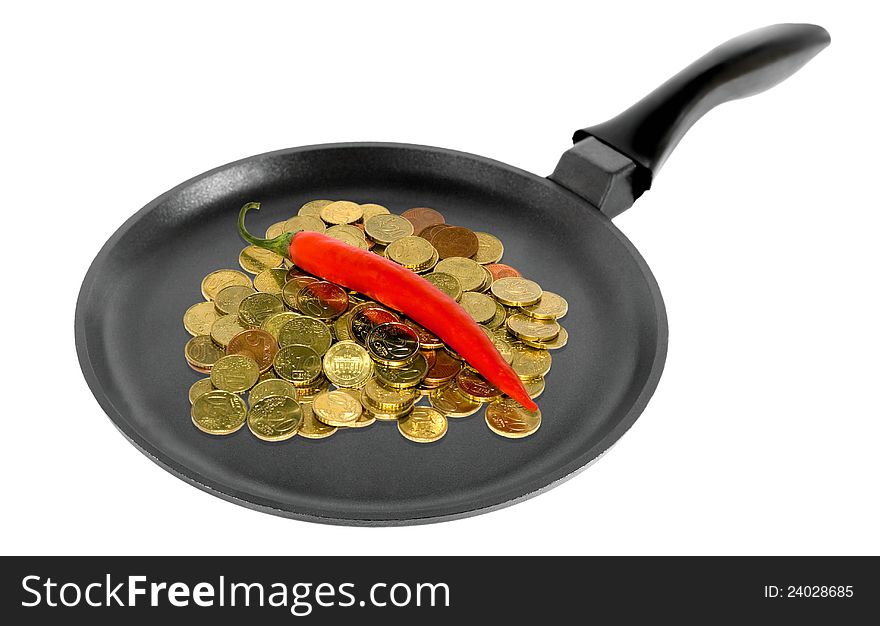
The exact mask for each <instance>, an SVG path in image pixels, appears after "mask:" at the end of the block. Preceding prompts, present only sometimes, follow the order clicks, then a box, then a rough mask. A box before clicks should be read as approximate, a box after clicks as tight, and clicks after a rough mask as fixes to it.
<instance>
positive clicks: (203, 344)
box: [183, 335, 224, 374]
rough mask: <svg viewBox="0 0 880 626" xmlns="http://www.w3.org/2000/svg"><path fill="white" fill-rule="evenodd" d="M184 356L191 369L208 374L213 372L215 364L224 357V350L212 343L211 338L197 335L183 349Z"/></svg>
mask: <svg viewBox="0 0 880 626" xmlns="http://www.w3.org/2000/svg"><path fill="white" fill-rule="evenodd" d="M183 355H184V356H185V357H186V362H187V363H188V364H189V366H190V367H191V368H193V369H194V370H196V371H197V372H201V373H202V374H207V373H208V372H210V371H211V368H212V367H213V366H214V363H216V362H217V361H219V360H220V359H221V358H222V357H223V355H224V352H223V348H220V347H219V346H217V344H215V343H214V342H213V341H211V337H210V336H208V335H196V336H195V337H193V338H192V339H190V340H189V341H187V342H186V345H185V346H184V347H183Z"/></svg>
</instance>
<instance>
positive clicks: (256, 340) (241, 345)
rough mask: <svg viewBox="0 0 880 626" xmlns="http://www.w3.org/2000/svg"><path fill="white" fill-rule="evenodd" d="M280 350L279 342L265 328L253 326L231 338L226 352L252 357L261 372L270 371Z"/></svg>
mask: <svg viewBox="0 0 880 626" xmlns="http://www.w3.org/2000/svg"><path fill="white" fill-rule="evenodd" d="M277 352H278V342H277V341H275V337H273V336H272V335H270V334H269V333H267V332H266V331H265V330H259V329H256V328H251V329H248V330H245V331H242V332H240V333H238V334H237V335H235V336H234V337H233V338H232V339H230V340H229V344H228V345H227V346H226V354H243V355H244V356H247V357H250V358H251V359H253V360H254V362H255V363H256V364H257V367H258V368H260V373H263V372H265V371H268V370H269V369H270V368H271V367H272V362H273V361H274V360H275V354H276V353H277Z"/></svg>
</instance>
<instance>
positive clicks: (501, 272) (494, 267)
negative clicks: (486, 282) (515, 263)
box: [485, 263, 522, 280]
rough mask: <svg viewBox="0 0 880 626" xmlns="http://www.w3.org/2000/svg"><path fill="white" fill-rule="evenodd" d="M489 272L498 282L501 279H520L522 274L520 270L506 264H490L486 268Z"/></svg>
mask: <svg viewBox="0 0 880 626" xmlns="http://www.w3.org/2000/svg"><path fill="white" fill-rule="evenodd" d="M485 267H486V269H487V270H489V272H490V273H491V274H492V278H494V279H495V280H498V279H499V278H519V277H520V276H522V274H520V273H519V270H518V269H516V268H513V267H510V266H509V265H507V264H505V263H490V264H488V265H486V266H485Z"/></svg>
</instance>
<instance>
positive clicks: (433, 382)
mask: <svg viewBox="0 0 880 626" xmlns="http://www.w3.org/2000/svg"><path fill="white" fill-rule="evenodd" d="M460 371H461V361H459V360H457V359H454V358H452V356H451V355H450V354H449V353H447V352H446V350H438V351H437V354H436V358H435V361H434V365H433V366H431V368H430V369H429V370H428V374H427V376H425V384H426V385H428V386H434V387H440V386H441V385H445V384H447V383H449V382H451V381H452V379H454V378H455V377H456V376H457V375H458V373H459V372H460Z"/></svg>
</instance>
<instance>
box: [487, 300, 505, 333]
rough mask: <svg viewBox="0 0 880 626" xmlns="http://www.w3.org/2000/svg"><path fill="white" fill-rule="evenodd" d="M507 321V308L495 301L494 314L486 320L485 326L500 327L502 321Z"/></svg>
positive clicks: (502, 323) (502, 324)
mask: <svg viewBox="0 0 880 626" xmlns="http://www.w3.org/2000/svg"><path fill="white" fill-rule="evenodd" d="M506 321H507V309H505V308H504V305H503V304H501V303H500V302H496V303H495V314H494V315H493V316H492V319H490V320H489V321H488V322H486V326H487V327H488V328H491V329H493V330H494V329H496V328H501V327H502V326H504V322H506Z"/></svg>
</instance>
